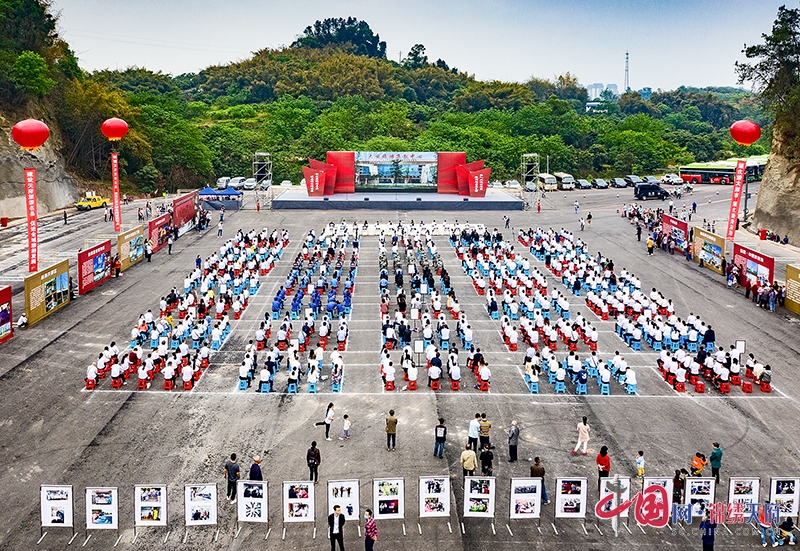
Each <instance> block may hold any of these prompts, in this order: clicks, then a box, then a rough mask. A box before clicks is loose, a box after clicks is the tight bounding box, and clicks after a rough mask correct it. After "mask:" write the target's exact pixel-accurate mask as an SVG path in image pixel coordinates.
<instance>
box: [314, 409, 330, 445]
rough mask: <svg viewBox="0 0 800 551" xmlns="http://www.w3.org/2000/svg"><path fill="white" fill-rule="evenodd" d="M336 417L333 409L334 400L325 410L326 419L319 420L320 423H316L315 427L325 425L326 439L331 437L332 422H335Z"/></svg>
mask: <svg viewBox="0 0 800 551" xmlns="http://www.w3.org/2000/svg"><path fill="white" fill-rule="evenodd" d="M333 418H334V411H333V402H330V403H329V404H328V409H326V410H325V420H324V421H319V422H318V423H314V426H315V427H318V426H320V425H325V440H330V439H331V424H332V423H333Z"/></svg>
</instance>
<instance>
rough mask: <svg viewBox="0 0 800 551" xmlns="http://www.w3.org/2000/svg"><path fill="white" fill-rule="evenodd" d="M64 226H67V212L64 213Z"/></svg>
mask: <svg viewBox="0 0 800 551" xmlns="http://www.w3.org/2000/svg"><path fill="white" fill-rule="evenodd" d="M64 225H65V226H66V225H67V211H64Z"/></svg>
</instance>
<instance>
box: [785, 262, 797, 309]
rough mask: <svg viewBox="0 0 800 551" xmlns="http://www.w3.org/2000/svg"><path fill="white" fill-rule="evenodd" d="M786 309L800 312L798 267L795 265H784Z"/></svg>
mask: <svg viewBox="0 0 800 551" xmlns="http://www.w3.org/2000/svg"><path fill="white" fill-rule="evenodd" d="M783 304H784V306H786V309H787V310H789V311H791V312H794V313H795V314H800V268H799V267H797V266H792V265H791V264H790V265H787V266H786V300H784V303H783Z"/></svg>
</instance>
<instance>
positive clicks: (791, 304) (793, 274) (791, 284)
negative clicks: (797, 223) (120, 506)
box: [0, 264, 800, 316]
mask: <svg viewBox="0 0 800 551" xmlns="http://www.w3.org/2000/svg"><path fill="white" fill-rule="evenodd" d="M2 302H3V301H2V299H0V308H2V307H3V306H2ZM784 305H785V306H786V309H787V310H789V311H791V312H794V313H795V314H800V267H797V266H792V265H791V264H790V265H788V266H786V300H785V301H784ZM2 315H3V313H2V311H0V316H2Z"/></svg>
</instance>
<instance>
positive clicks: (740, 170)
mask: <svg viewBox="0 0 800 551" xmlns="http://www.w3.org/2000/svg"><path fill="white" fill-rule="evenodd" d="M746 171H747V161H743V160H739V161H736V173H735V176H734V178H733V192H732V193H731V208H730V210H729V211H728V231H727V232H725V240H726V241H733V240H734V238H735V237H736V220H737V218H739V202H740V201H741V200H742V188H743V187H744V178H745V172H746Z"/></svg>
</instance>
